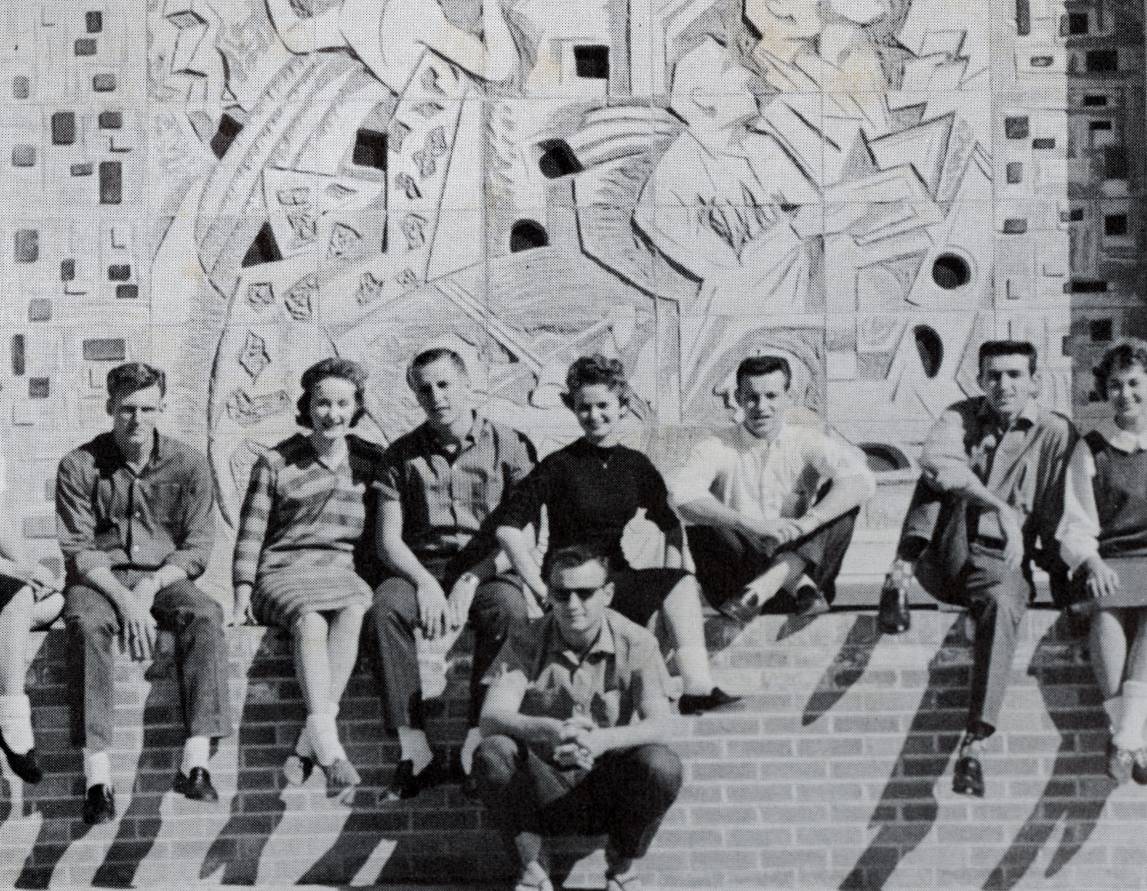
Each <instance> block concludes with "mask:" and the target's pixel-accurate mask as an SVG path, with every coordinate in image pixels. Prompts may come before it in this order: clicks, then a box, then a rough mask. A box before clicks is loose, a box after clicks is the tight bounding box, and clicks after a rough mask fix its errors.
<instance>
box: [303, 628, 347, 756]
mask: <svg viewBox="0 0 1147 891" xmlns="http://www.w3.org/2000/svg"><path fill="white" fill-rule="evenodd" d="M328 634H329V628H328V626H327V620H326V619H325V618H323V617H322V616H321V615H319V614H318V613H316V612H305V613H302V614H301V615H300V616H299V617H298V618H296V619H295V623H294V625H293V626H292V628H291V636H292V638H293V639H294V656H295V676H296V677H297V678H298V680H299V686H300V687H302V691H303V701H304V702H305V703H306V706H307V726H306V734H307V736H308V737H309V742H310V744H311V748H312V750H313V752H314V756H315V760H316V761H318V763H319V764H320V765H322V766H323V767H329V766H330V765H331V764H333V763H334V761H335V759H336V758H338V757H339V755H340V754H341V751H340V749H341V747H340V746H339V741H338V734H337V733H336V732H335V717H334V710H333V708H332V704H331V699H330V696H331V664H330V656H329V654H328V652H327V637H328Z"/></svg>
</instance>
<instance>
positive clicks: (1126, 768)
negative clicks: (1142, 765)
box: [1107, 742, 1135, 785]
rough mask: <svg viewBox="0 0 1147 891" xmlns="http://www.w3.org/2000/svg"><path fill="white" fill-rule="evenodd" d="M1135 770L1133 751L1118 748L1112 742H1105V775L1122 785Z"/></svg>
mask: <svg viewBox="0 0 1147 891" xmlns="http://www.w3.org/2000/svg"><path fill="white" fill-rule="evenodd" d="M1134 772H1135V753H1134V752H1132V751H1131V750H1130V749H1120V748H1119V747H1117V746H1116V745H1115V743H1113V742H1109V743H1108V744H1107V775H1108V776H1109V777H1111V779H1113V780H1115V782H1117V783H1119V784H1120V785H1123V784H1124V783H1126V782H1127V781H1128V780H1130V779H1131V777H1132V776H1133V775H1134Z"/></svg>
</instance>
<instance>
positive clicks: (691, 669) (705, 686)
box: [677, 644, 713, 696]
mask: <svg viewBox="0 0 1147 891" xmlns="http://www.w3.org/2000/svg"><path fill="white" fill-rule="evenodd" d="M677 668H678V670H679V671H680V672H681V680H682V681H683V682H684V684H685V692H686V693H689V694H691V695H693V696H704V695H705V694H706V693H709V692H711V691H712V690H713V675H712V674H711V673H710V672H709V651H708V650H707V649H705V645H704V644H699V645H697V646H691V647H680V648H679V649H678V650H677Z"/></svg>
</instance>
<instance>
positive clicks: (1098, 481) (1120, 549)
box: [1084, 431, 1147, 558]
mask: <svg viewBox="0 0 1147 891" xmlns="http://www.w3.org/2000/svg"><path fill="white" fill-rule="evenodd" d="M1084 439H1085V440H1086V442H1087V446H1088V448H1090V449H1091V454H1092V457H1094V459H1095V478H1094V479H1093V480H1092V481H1091V485H1092V489H1093V491H1094V492H1095V506H1096V508H1097V510H1098V513H1099V554H1100V556H1102V557H1104V558H1108V557H1147V451H1144V450H1142V449H1140V450H1137V451H1134V452H1131V453H1127V452H1123V451H1120V450H1119V449H1117V448H1115V447H1114V446H1112V445H1111V443H1109V442H1108V441H1107V440H1106V439H1104V438H1103V436H1101V435H1100V434H1099V433H1098V432H1096V431H1093V432H1091V433H1089V434H1087V436H1086V437H1084Z"/></svg>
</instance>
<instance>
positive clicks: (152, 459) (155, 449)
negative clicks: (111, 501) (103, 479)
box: [107, 430, 170, 470]
mask: <svg viewBox="0 0 1147 891" xmlns="http://www.w3.org/2000/svg"><path fill="white" fill-rule="evenodd" d="M107 441H108V454H109V456H110V457H111V458H112V461H113V463H114V464H115V465H116V466H117V467H124V468H126V467H127V466H128V464H127V458H126V457H124V453H123V452H122V451H120V447H119V443H118V442H116V439H115V433H114V432H112V431H110V430H109V431H108V440H107ZM169 451H170V444H169V442H168V439H167V437H166V436H163V435H162V434H160V432H159V431H158V430H156V431H154V432H153V433H152V434H151V453H150V454H149V455H148V457H147V462H146V463H145V464H144V465H143V469H144V470H146V469H148V468H149V467H157V466H158V465H159V464H161V463H162V462H163V460H164V459H165V458H166V457H167V455H168V452H169Z"/></svg>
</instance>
